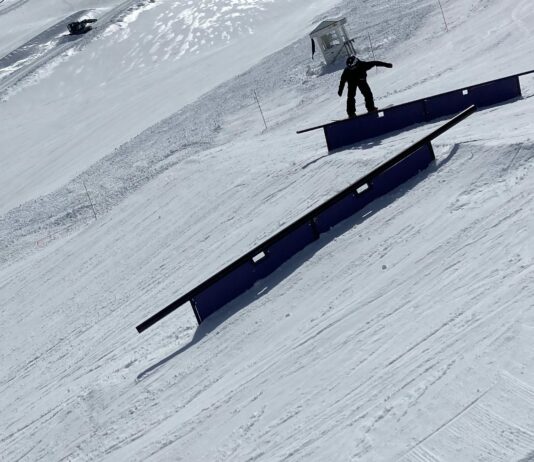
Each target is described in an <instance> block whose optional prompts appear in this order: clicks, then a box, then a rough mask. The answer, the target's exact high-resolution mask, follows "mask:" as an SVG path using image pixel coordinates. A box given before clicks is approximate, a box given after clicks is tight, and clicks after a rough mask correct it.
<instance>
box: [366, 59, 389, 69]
mask: <svg viewBox="0 0 534 462" xmlns="http://www.w3.org/2000/svg"><path fill="white" fill-rule="evenodd" d="M368 64H369V65H370V66H369V69H371V67H374V66H377V67H389V68H392V67H393V64H391V63H385V62H383V61H369V63H368Z"/></svg>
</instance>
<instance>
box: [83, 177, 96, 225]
mask: <svg viewBox="0 0 534 462" xmlns="http://www.w3.org/2000/svg"><path fill="white" fill-rule="evenodd" d="M83 187H84V188H85V193H86V194H87V198H88V199H89V203H90V204H91V208H92V209H93V215H94V216H95V220H98V218H97V217H96V211H95V206H94V205H93V201H92V200H91V196H90V195H89V191H88V190H87V186H86V185H85V181H84V182H83Z"/></svg>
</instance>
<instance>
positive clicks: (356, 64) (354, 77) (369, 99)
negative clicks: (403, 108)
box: [337, 56, 393, 118]
mask: <svg viewBox="0 0 534 462" xmlns="http://www.w3.org/2000/svg"><path fill="white" fill-rule="evenodd" d="M375 66H381V67H389V68H391V67H393V64H391V63H383V62H382V61H360V60H359V59H358V58H356V56H349V57H348V58H347V67H346V68H345V69H344V71H343V73H342V74H341V81H340V82H339V90H338V92H337V94H338V95H339V96H342V95H343V88H344V87H345V83H347V84H348V87H349V89H348V94H347V114H348V116H349V117H350V118H352V117H356V89H357V88H359V89H360V91H361V93H362V95H363V97H364V98H365V107H366V108H367V112H373V111H378V109H377V108H376V106H375V102H374V100H373V93H372V92H371V89H370V88H369V84H368V83H367V71H368V70H369V69H372V68H373V67H375Z"/></svg>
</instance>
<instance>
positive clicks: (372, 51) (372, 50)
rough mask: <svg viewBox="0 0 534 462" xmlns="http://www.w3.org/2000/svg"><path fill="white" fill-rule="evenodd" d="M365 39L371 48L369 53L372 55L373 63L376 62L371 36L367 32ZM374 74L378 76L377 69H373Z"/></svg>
mask: <svg viewBox="0 0 534 462" xmlns="http://www.w3.org/2000/svg"><path fill="white" fill-rule="evenodd" d="M367 38H368V39H369V46H370V47H371V53H372V54H373V61H376V58H375V50H374V49H373V42H372V41H371V34H370V33H369V32H367ZM375 70H376V73H377V74H378V67H375Z"/></svg>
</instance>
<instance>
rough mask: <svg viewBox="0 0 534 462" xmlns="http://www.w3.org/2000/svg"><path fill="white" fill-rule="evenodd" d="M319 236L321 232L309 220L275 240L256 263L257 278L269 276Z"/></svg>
mask: <svg viewBox="0 0 534 462" xmlns="http://www.w3.org/2000/svg"><path fill="white" fill-rule="evenodd" d="M318 237H319V234H318V233H317V231H316V230H315V227H314V226H313V223H312V222H310V221H308V222H305V223H303V224H302V225H301V226H299V227H298V228H296V229H294V230H293V231H291V233H289V234H286V235H285V236H283V237H281V238H280V239H279V240H277V241H275V242H273V243H272V244H271V245H269V246H268V247H266V249H265V250H264V251H263V252H264V253H265V257H263V258H261V259H260V260H258V261H257V262H256V263H255V275H256V278H257V279H262V278H264V277H265V276H268V275H269V274H271V273H272V272H273V271H274V270H275V269H277V268H278V267H279V266H280V265H282V264H283V263H285V262H286V261H287V260H289V259H290V258H292V257H293V256H294V255H296V254H297V253H298V252H300V251H301V250H302V249H303V248H304V247H306V246H307V245H309V244H311V243H312V242H313V241H315V240H316V239H317V238H318Z"/></svg>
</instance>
